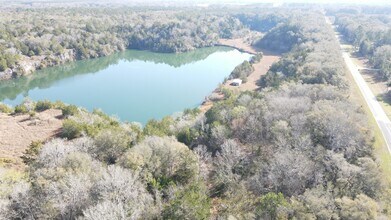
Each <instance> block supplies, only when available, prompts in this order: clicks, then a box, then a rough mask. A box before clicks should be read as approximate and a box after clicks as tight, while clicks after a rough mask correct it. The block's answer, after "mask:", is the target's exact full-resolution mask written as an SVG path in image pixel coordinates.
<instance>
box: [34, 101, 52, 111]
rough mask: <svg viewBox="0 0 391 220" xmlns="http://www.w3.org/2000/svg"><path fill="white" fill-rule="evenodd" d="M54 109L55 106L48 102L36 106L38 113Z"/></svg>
mask: <svg viewBox="0 0 391 220" xmlns="http://www.w3.org/2000/svg"><path fill="white" fill-rule="evenodd" d="M52 107H53V104H52V103H51V102H50V101H48V100H44V101H38V102H37V104H35V111H37V112H43V111H45V110H48V109H51V108H52Z"/></svg>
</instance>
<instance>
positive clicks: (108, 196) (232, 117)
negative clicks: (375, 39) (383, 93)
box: [0, 11, 389, 219]
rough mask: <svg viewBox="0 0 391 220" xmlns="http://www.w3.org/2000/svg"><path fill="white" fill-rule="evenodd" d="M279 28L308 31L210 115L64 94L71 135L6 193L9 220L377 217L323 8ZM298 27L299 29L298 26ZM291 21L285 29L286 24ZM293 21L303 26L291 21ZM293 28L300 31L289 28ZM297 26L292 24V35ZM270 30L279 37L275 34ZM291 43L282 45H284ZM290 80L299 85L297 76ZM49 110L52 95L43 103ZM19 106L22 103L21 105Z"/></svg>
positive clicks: (367, 158)
mask: <svg viewBox="0 0 391 220" xmlns="http://www.w3.org/2000/svg"><path fill="white" fill-rule="evenodd" d="M288 20H289V21H287V22H286V23H285V24H284V25H279V26H277V27H275V28H273V29H271V30H270V33H268V34H270V35H273V36H275V37H276V38H275V40H276V41H278V40H279V39H285V37H286V36H287V35H291V34H293V35H295V36H300V39H298V40H297V41H292V42H290V43H291V45H289V48H291V49H290V50H289V51H288V52H287V53H286V54H285V55H284V56H283V58H282V60H281V61H280V62H278V63H277V64H275V65H273V67H272V69H271V70H270V71H269V73H268V74H267V75H266V76H265V77H264V79H263V80H262V83H263V88H262V91H259V92H243V93H239V94H234V93H232V92H231V93H230V92H228V91H226V93H225V99H224V100H223V101H220V102H217V103H214V105H213V107H212V108H211V109H210V110H209V111H207V112H206V113H205V114H203V113H201V112H200V111H199V110H198V109H195V110H186V111H185V112H184V113H183V115H181V116H178V117H176V118H173V117H166V118H164V119H163V120H161V121H156V120H151V121H150V122H148V123H147V124H146V125H145V126H144V128H141V127H140V126H139V125H137V124H134V123H121V122H119V121H118V120H116V119H114V118H111V117H108V116H107V115H105V114H103V113H102V112H101V111H94V112H92V113H88V112H86V111H84V110H81V109H75V108H72V107H71V106H69V107H67V106H65V105H61V104H59V103H57V104H54V105H53V106H49V107H56V108H60V109H62V111H63V117H64V118H66V120H65V121H64V126H63V129H62V131H61V133H60V136H61V137H62V138H63V139H55V140H52V141H50V142H48V143H33V144H32V145H31V146H30V148H29V149H28V150H27V151H26V153H25V155H24V157H23V159H24V161H25V163H26V164H28V165H29V175H28V177H26V178H21V179H22V180H21V181H14V180H12V179H9V178H7V175H2V176H0V178H2V179H0V180H2V181H0V184H1V183H2V182H6V183H8V184H9V185H12V186H13V188H11V187H10V188H11V189H9V190H7V191H6V192H3V193H2V194H0V198H1V200H0V211H1V212H0V215H3V216H0V218H1V217H3V218H6V219H113V218H118V219H235V218H236V219H377V218H381V217H384V216H383V213H384V214H389V213H387V212H389V210H388V209H387V208H389V207H387V206H386V205H387V203H386V204H385V205H384V204H382V203H380V202H379V201H380V200H381V199H383V198H382V196H383V193H384V191H383V190H384V188H383V186H382V182H381V175H382V174H381V173H380V170H379V168H378V166H377V164H376V162H375V161H374V156H373V146H372V145H373V134H372V132H371V129H370V128H369V127H368V125H367V124H368V123H367V118H366V117H365V115H364V112H363V110H362V109H361V107H359V106H356V105H355V104H354V103H351V102H350V101H349V99H348V97H347V95H346V93H347V88H346V86H345V82H344V77H343V73H344V72H345V70H344V66H343V65H342V58H341V54H340V52H339V51H338V49H337V48H338V47H337V46H338V45H337V42H336V39H335V38H334V37H333V31H332V29H331V27H329V26H328V25H327V24H326V22H325V19H324V17H323V15H322V14H320V13H315V12H314V13H311V12H300V11H298V12H295V13H293V14H292V15H291V16H290V18H289V19H288ZM292 24H293V26H292ZM283 26H285V27H284V28H281V27H283ZM289 27H295V28H294V29H291V28H289ZM287 32H289V33H287ZM291 32H292V33H291ZM269 39H270V38H269ZM280 43H282V42H280ZM288 81H289V82H288ZM24 105H27V106H30V107H29V109H27V111H32V110H35V111H38V110H42V109H45V108H47V107H48V103H45V102H42V103H39V104H38V103H36V104H31V103H30V104H29V103H25V104H24ZM14 111H15V110H14Z"/></svg>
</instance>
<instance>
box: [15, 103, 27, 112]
mask: <svg viewBox="0 0 391 220" xmlns="http://www.w3.org/2000/svg"><path fill="white" fill-rule="evenodd" d="M28 112H29V110H28V109H27V107H26V106H25V105H23V104H21V105H17V106H15V109H14V113H15V114H26V113H28Z"/></svg>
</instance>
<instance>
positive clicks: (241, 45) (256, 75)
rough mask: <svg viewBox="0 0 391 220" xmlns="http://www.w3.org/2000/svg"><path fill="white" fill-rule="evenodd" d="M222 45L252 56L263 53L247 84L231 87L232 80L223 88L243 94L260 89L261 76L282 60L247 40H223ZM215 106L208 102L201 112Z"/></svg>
mask: <svg viewBox="0 0 391 220" xmlns="http://www.w3.org/2000/svg"><path fill="white" fill-rule="evenodd" d="M219 43H220V45H223V46H228V47H232V48H235V49H238V50H240V51H242V52H246V53H250V54H257V53H259V52H262V53H263V57H262V59H261V61H260V62H259V63H256V64H254V65H253V67H254V72H253V73H251V74H250V75H249V76H248V77H247V82H246V83H243V84H242V85H241V86H239V87H234V86H230V84H231V82H232V80H228V81H227V82H226V83H225V84H224V85H223V88H228V89H231V90H233V91H237V92H242V91H255V90H257V89H259V86H258V80H259V79H260V78H261V76H263V75H265V74H266V73H267V71H268V70H269V69H270V67H271V66H272V64H273V63H275V62H277V61H278V60H280V58H281V54H278V53H273V52H270V51H265V50H261V49H259V48H255V47H253V46H251V45H250V44H248V43H246V40H245V39H242V38H239V39H221V40H220V42H219ZM212 95H213V96H220V97H221V99H223V98H224V97H223V96H222V95H221V94H219V93H217V92H213V94H212ZM212 106H213V101H206V102H204V103H203V104H202V105H201V106H200V110H201V111H202V112H206V111H208V110H209V109H210V108H212Z"/></svg>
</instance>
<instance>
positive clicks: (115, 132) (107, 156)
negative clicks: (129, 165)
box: [94, 128, 134, 164]
mask: <svg viewBox="0 0 391 220" xmlns="http://www.w3.org/2000/svg"><path fill="white" fill-rule="evenodd" d="M133 141H134V140H133V139H132V135H131V133H128V132H126V131H125V130H122V129H120V128H112V129H106V130H103V131H101V132H100V133H99V134H98V135H97V136H96V138H95V145H96V149H95V152H94V153H95V154H96V155H97V157H98V159H100V160H102V161H105V162H106V163H108V164H114V163H115V162H116V160H117V159H118V157H120V156H121V155H122V154H123V153H125V151H126V150H127V149H129V148H130V147H131V145H132V142H133Z"/></svg>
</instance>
